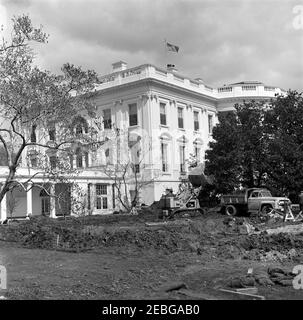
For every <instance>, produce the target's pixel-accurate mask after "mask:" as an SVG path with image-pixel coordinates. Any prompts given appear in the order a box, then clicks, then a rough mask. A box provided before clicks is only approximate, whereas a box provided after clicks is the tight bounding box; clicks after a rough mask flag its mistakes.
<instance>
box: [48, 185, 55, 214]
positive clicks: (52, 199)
mask: <svg viewBox="0 0 303 320" xmlns="http://www.w3.org/2000/svg"><path fill="white" fill-rule="evenodd" d="M55 187H56V185H55V184H54V183H52V184H51V185H50V215H49V216H50V218H56V191H55Z"/></svg>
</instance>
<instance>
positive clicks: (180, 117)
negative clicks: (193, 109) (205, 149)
mask: <svg viewBox="0 0 303 320" xmlns="http://www.w3.org/2000/svg"><path fill="white" fill-rule="evenodd" d="M178 128H180V129H183V128H184V123H183V108H180V107H178Z"/></svg>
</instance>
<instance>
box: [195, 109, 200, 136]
mask: <svg viewBox="0 0 303 320" xmlns="http://www.w3.org/2000/svg"><path fill="white" fill-rule="evenodd" d="M199 129H200V127H199V112H198V111H194V130H195V131H199Z"/></svg>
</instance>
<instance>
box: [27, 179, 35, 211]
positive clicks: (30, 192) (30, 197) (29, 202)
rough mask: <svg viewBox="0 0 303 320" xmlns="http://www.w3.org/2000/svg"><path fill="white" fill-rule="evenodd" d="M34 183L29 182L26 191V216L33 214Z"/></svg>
mask: <svg viewBox="0 0 303 320" xmlns="http://www.w3.org/2000/svg"><path fill="white" fill-rule="evenodd" d="M32 187H33V184H32V183H31V182H28V184H27V192H26V216H27V217H29V216H31V215H32V214H33V189H32Z"/></svg>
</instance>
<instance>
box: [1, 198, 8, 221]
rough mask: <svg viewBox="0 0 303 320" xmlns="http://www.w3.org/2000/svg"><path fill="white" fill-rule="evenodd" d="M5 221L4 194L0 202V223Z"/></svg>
mask: <svg viewBox="0 0 303 320" xmlns="http://www.w3.org/2000/svg"><path fill="white" fill-rule="evenodd" d="M6 219H7V208H6V194H5V195H4V197H3V199H2V201H1V213H0V222H3V221H5V220H6Z"/></svg>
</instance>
